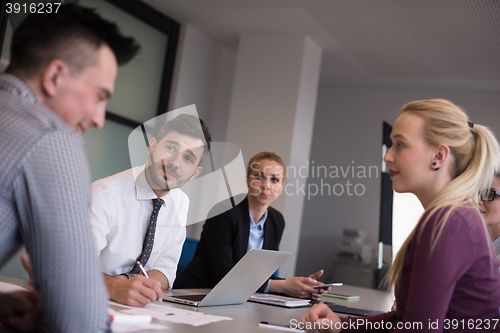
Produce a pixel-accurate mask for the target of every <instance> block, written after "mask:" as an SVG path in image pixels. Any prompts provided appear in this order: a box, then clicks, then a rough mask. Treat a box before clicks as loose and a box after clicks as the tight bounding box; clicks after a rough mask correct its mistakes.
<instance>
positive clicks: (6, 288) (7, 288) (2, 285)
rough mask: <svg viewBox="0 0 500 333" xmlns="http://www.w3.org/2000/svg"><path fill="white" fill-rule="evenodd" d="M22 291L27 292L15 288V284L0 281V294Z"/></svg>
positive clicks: (18, 287) (17, 287)
mask: <svg viewBox="0 0 500 333" xmlns="http://www.w3.org/2000/svg"><path fill="white" fill-rule="evenodd" d="M23 290H28V289H26V288H23V287H20V286H16V285H15V284H11V283H7V282H2V281H0V292H2V293H11V292H14V291H23Z"/></svg>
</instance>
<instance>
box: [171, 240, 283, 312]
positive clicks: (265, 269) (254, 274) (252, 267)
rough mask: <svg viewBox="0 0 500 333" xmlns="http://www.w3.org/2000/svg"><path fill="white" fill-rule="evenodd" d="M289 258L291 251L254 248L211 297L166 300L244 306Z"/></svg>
mask: <svg viewBox="0 0 500 333" xmlns="http://www.w3.org/2000/svg"><path fill="white" fill-rule="evenodd" d="M290 255H291V253H290V252H282V251H270V250H256V249H251V250H250V251H248V252H247V253H246V254H245V255H244V256H243V258H241V260H240V261H238V263H237V264H236V265H235V266H234V267H233V268H232V269H231V270H230V271H229V272H228V273H227V274H226V276H224V278H222V280H220V282H219V283H218V284H217V285H216V286H215V287H214V288H213V289H212V290H211V291H210V292H209V293H208V294H200V293H198V294H195V293H194V292H193V294H183V295H169V296H163V300H165V301H169V302H176V303H182V304H188V305H192V306H211V305H229V304H241V303H244V302H246V301H247V300H248V298H249V297H250V296H251V295H253V293H255V292H256V291H257V289H259V287H260V286H262V284H263V283H264V282H265V281H267V279H269V277H270V276H271V275H272V274H273V273H274V272H275V271H276V270H277V269H278V268H279V267H280V266H281V265H282V264H283V263H284V262H285V261H286V260H287V259H288V257H290ZM177 290H179V291H180V290H182V289H177Z"/></svg>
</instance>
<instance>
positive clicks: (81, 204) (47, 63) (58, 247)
mask: <svg viewBox="0 0 500 333" xmlns="http://www.w3.org/2000/svg"><path fill="white" fill-rule="evenodd" d="M138 50H139V46H138V45H137V44H136V43H135V41H134V39H133V38H129V37H125V36H123V35H122V34H121V33H120V31H119V29H118V27H117V26H116V25H115V24H113V23H111V22H108V21H105V20H103V19H102V18H101V17H100V16H99V15H97V14H96V13H95V12H94V10H92V9H88V8H84V7H79V6H76V7H74V5H73V6H71V5H61V6H60V7H59V8H58V13H57V14H55V13H54V12H52V14H40V13H36V14H32V15H30V16H28V17H27V18H26V19H25V21H23V22H22V23H21V25H20V26H19V27H18V28H17V29H16V31H15V33H14V35H13V38H12V44H11V62H10V64H9V66H8V68H7V69H6V73H3V74H0V266H2V265H3V264H5V262H6V261H7V260H8V259H9V258H10V257H11V256H12V255H13V254H14V253H15V252H16V251H18V250H19V248H20V247H21V245H22V244H24V245H25V246H26V250H27V252H28V254H29V257H30V258H31V264H30V266H31V267H30V270H31V268H32V273H33V275H32V277H33V278H34V290H29V291H19V292H11V293H0V322H1V323H2V325H3V326H4V327H8V328H13V329H15V330H16V331H21V332H30V331H37V332H51V333H54V332H61V333H68V332H72V333H75V332H77V333H78V332H81V333H96V332H109V331H110V325H109V314H108V300H107V293H106V287H105V285H104V281H103V280H102V275H101V273H100V267H99V262H98V258H97V257H96V255H95V247H94V243H93V238H92V233H91V230H90V224H89V207H90V172H89V168H88V162H87V158H86V155H85V150H84V145H83V140H82V138H81V137H80V135H79V133H80V132H85V130H86V129H87V128H89V127H96V128H102V126H103V125H104V116H105V113H106V102H107V100H108V99H109V98H110V97H111V96H112V94H113V91H114V83H115V79H116V74H117V65H122V64H125V63H127V62H128V61H129V60H130V59H131V58H133V57H134V56H135V54H136V53H137V52H138ZM24 263H26V262H24ZM42 308H43V312H42Z"/></svg>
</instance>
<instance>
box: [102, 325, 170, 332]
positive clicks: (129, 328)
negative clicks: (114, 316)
mask: <svg viewBox="0 0 500 333" xmlns="http://www.w3.org/2000/svg"><path fill="white" fill-rule="evenodd" d="M166 329H169V327H167V326H163V325H160V324H153V323H150V324H144V325H116V324H111V331H113V333H125V332H138V331H145V330H166Z"/></svg>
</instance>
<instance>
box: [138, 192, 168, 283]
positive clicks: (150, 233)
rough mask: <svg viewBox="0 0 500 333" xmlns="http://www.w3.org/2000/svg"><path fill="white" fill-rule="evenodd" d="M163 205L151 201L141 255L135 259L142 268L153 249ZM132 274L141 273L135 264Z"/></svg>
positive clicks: (160, 202)
mask: <svg viewBox="0 0 500 333" xmlns="http://www.w3.org/2000/svg"><path fill="white" fill-rule="evenodd" d="M162 204H163V200H162V199H158V198H156V199H153V212H152V213H151V217H150V218H149V226H148V230H147V231H146V236H145V237H144V243H143V244H142V253H141V255H140V256H139V257H138V258H137V260H136V261H139V262H140V263H141V264H142V266H143V267H145V266H146V263H147V262H148V259H149V256H151V250H152V249H153V241H154V239H155V230H156V220H157V219H158V213H159V212H160V208H161V206H162ZM130 273H132V274H139V273H141V269H140V268H139V266H138V265H137V263H136V264H135V265H134V267H132V270H131V271H130Z"/></svg>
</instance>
